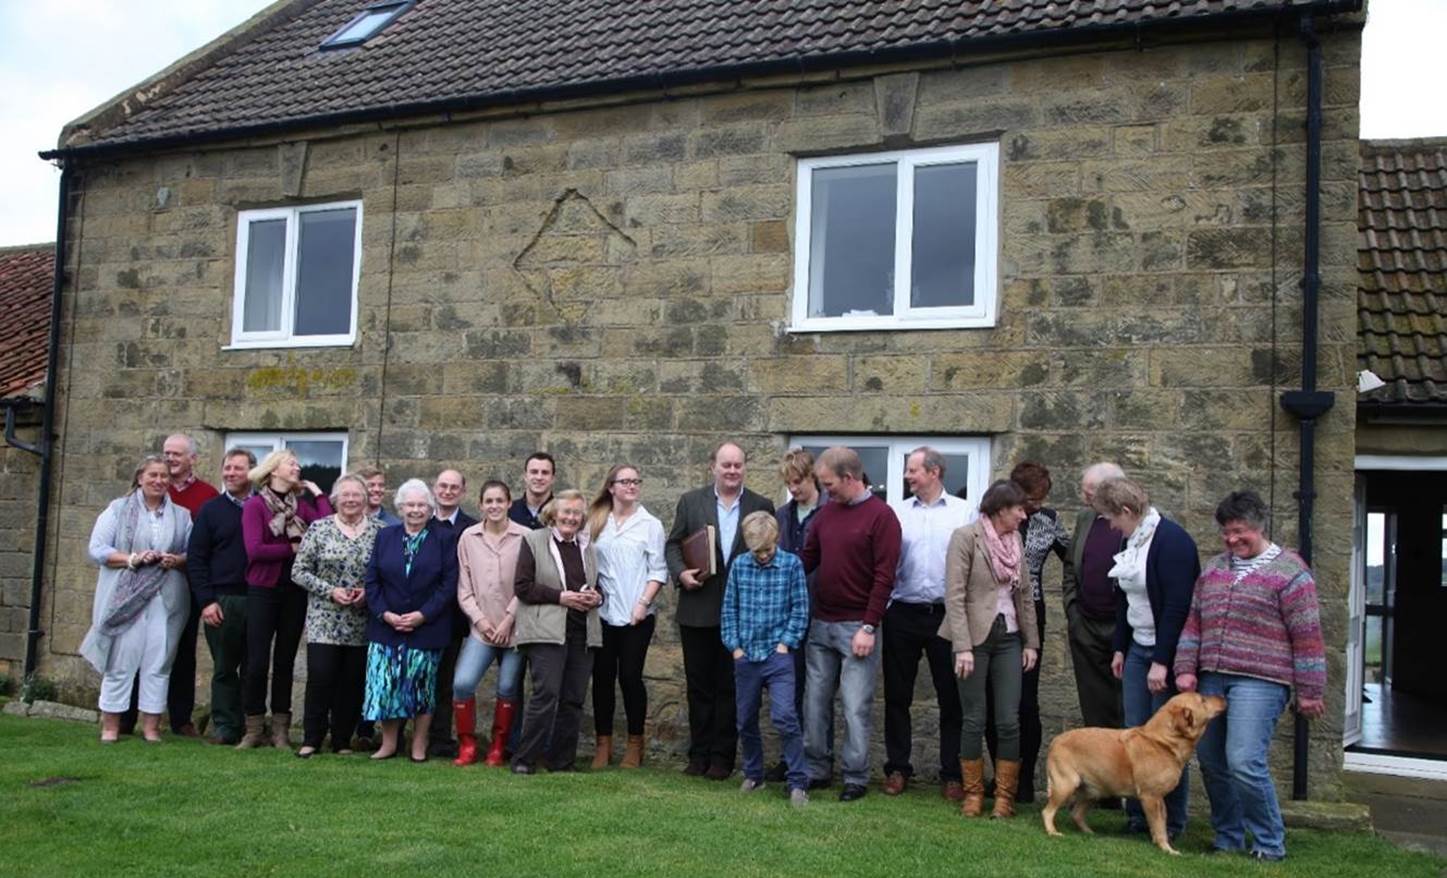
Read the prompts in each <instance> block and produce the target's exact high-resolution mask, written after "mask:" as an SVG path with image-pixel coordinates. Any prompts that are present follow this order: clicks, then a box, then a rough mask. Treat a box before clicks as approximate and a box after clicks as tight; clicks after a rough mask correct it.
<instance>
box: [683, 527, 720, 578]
mask: <svg viewBox="0 0 1447 878" xmlns="http://www.w3.org/2000/svg"><path fill="white" fill-rule="evenodd" d="M679 548H681V549H682V550H683V568H684V569H685V570H697V571H699V578H700V579H707V578H709V577H710V576H713V575H714V574H716V573H718V530H717V529H716V528H715V527H714V526H713V525H711V524H710V525H705V526H704V527H701V528H699V529H698V530H696V531H694V532H693V533H691V534H689V535H688V536H686V537H684V538H683V542H682V543H681V544H679Z"/></svg>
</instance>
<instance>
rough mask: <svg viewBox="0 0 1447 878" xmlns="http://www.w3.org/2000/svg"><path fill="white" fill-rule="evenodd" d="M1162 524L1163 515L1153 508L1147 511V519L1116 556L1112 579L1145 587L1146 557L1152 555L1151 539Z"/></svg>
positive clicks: (1132, 533)
mask: <svg viewBox="0 0 1447 878" xmlns="http://www.w3.org/2000/svg"><path fill="white" fill-rule="evenodd" d="M1160 523H1161V513H1160V512H1158V511H1157V510H1156V507H1154V506H1152V507H1151V508H1150V509H1148V510H1146V515H1145V518H1142V519H1141V523H1140V524H1138V525H1136V529H1135V530H1134V531H1132V532H1131V535H1130V539H1128V540H1126V543H1125V548H1124V549H1121V550H1120V552H1118V553H1117V554H1116V555H1115V556H1114V560H1115V566H1114V567H1112V568H1110V573H1109V574H1108V575H1109V576H1110V577H1111V578H1112V579H1120V580H1126V581H1129V582H1134V583H1137V584H1139V585H1142V586H1144V585H1145V582H1146V557H1147V556H1148V555H1149V554H1150V548H1151V538H1153V537H1154V536H1155V535H1156V527H1157V526H1159V525H1160Z"/></svg>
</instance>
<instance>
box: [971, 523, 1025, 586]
mask: <svg viewBox="0 0 1447 878" xmlns="http://www.w3.org/2000/svg"><path fill="white" fill-rule="evenodd" d="M980 522H981V523H982V524H983V525H984V531H985V552H986V554H987V555H989V556H990V570H991V571H993V572H994V574H995V581H996V582H998V583H1000V584H1001V585H1009V586H1011V587H1014V586H1015V585H1017V584H1019V582H1020V537H1019V536H1017V535H1016V533H1010V534H1008V536H1009V537H1010V539H1009V540H1008V541H1006V540H1002V539H1000V535H999V534H998V533H996V532H995V525H994V524H993V523H992V522H991V521H990V517H989V516H988V515H982V516H980Z"/></svg>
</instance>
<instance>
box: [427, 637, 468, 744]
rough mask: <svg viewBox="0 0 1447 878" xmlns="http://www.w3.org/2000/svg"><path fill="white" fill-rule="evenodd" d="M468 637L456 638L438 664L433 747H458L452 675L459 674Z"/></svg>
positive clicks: (430, 731) (431, 731)
mask: <svg viewBox="0 0 1447 878" xmlns="http://www.w3.org/2000/svg"><path fill="white" fill-rule="evenodd" d="M459 612H460V611H459ZM466 636H467V632H466V631H464V632H462V636H461V637H456V636H454V637H453V639H452V642H451V643H449V644H447V647H446V648H445V649H443V650H442V658H441V660H440V661H438V663H437V709H436V710H435V711H433V713H432V727H431V728H429V729H428V730H427V742H428V744H429V745H430V746H432V747H440V748H448V747H456V746H457V741H456V740H455V739H454V738H453V737H452V675H453V674H456V673H457V655H458V653H460V652H462V639H463V638H464V637H466Z"/></svg>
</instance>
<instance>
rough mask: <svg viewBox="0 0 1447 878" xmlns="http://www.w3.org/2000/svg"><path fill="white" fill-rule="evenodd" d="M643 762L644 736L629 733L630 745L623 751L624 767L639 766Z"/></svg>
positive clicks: (621, 763)
mask: <svg viewBox="0 0 1447 878" xmlns="http://www.w3.org/2000/svg"><path fill="white" fill-rule="evenodd" d="M642 764H643V736H642V735H629V736H628V746H627V748H626V749H624V751H623V761H622V762H620V763H619V766H620V767H622V768H637V767H639V766H640V765H642Z"/></svg>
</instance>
